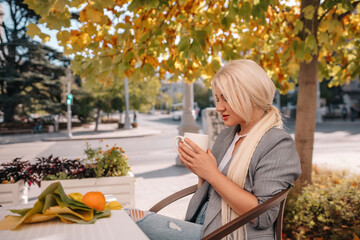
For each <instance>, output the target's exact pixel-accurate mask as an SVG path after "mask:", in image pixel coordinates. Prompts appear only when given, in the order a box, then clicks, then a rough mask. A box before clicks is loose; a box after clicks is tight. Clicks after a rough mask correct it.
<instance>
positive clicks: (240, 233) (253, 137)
mask: <svg viewBox="0 0 360 240" xmlns="http://www.w3.org/2000/svg"><path fill="white" fill-rule="evenodd" d="M275 111H276V110H275V109H271V110H270V111H269V112H268V113H267V114H265V115H264V117H263V118H262V119H261V120H260V121H259V122H258V123H257V124H256V125H255V126H254V127H253V128H252V129H251V130H250V132H249V133H248V135H247V137H246V138H245V139H244V140H243V142H242V143H241V145H240V146H239V148H238V150H237V151H236V153H235V154H234V156H233V159H232V161H231V163H230V166H229V171H228V173H227V176H228V178H230V179H231V180H232V181H233V182H235V183H236V184H237V185H239V186H240V187H241V188H244V185H245V180H246V176H247V172H248V169H249V165H250V161H251V158H252V156H253V154H254V151H255V148H256V147H257V145H258V143H259V141H260V139H261V138H262V136H263V135H264V134H265V133H266V132H267V131H268V130H269V129H270V128H272V127H275V126H279V127H281V128H282V121H281V117H280V119H279V117H278V116H277V114H276V113H275ZM221 216H222V224H223V225H224V224H226V223H228V222H230V221H231V220H233V219H235V218H236V217H238V215H237V214H236V213H235V212H234V211H233V210H232V209H231V208H230V207H229V205H228V204H227V203H226V202H225V201H224V200H222V208H221ZM224 239H226V240H242V239H247V231H246V225H245V226H243V227H241V228H239V229H238V230H236V231H234V232H233V233H232V234H229V235H228V236H226V237H225V238H224Z"/></svg>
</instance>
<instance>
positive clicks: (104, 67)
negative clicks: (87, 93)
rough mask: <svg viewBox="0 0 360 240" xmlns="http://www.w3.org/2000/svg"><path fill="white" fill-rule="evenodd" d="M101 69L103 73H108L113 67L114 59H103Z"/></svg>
mask: <svg viewBox="0 0 360 240" xmlns="http://www.w3.org/2000/svg"><path fill="white" fill-rule="evenodd" d="M100 64H101V65H100V68H101V70H102V72H108V71H109V70H110V69H111V67H112V59H111V57H108V56H107V57H104V58H102V59H101V63H100Z"/></svg>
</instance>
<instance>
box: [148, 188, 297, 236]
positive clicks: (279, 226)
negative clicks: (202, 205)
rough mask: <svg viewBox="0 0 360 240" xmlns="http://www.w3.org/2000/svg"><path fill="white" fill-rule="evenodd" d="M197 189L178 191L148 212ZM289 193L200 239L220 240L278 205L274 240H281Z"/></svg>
mask: <svg viewBox="0 0 360 240" xmlns="http://www.w3.org/2000/svg"><path fill="white" fill-rule="evenodd" d="M196 189H197V185H193V186H191V187H188V188H185V189H183V190H180V191H178V192H176V193H174V194H172V195H170V196H168V197H167V198H165V199H163V200H161V201H160V202H158V203H157V204H155V205H154V206H153V207H152V208H150V210H149V211H152V212H155V213H156V212H158V211H160V210H161V209H163V208H164V207H166V206H167V205H169V204H171V203H173V202H175V201H176V200H179V199H181V198H183V197H186V196H188V195H190V194H192V193H194V192H195V191H196ZM289 191H290V188H289V189H285V190H283V191H282V192H280V193H278V194H277V195H275V196H274V197H272V198H271V199H269V200H267V201H265V202H263V203H262V204H260V205H259V206H257V207H255V208H253V209H252V210H250V211H248V212H246V213H244V214H243V215H241V216H239V217H237V218H236V219H234V220H232V221H231V222H229V223H227V224H225V225H223V226H221V227H220V228H218V229H217V230H215V231H214V232H212V233H210V234H209V235H207V236H205V237H203V238H202V240H220V239H222V238H223V237H225V236H226V235H228V234H230V233H232V232H233V231H235V230H236V229H238V228H240V227H241V226H243V225H245V224H246V223H248V222H250V221H251V220H252V219H254V218H256V217H257V216H259V215H261V214H263V213H264V212H266V211H267V210H269V209H270V208H273V207H275V206H277V205H279V204H280V210H279V214H278V216H277V219H276V239H277V240H281V236H282V220H283V214H284V208H285V202H286V197H287V195H288V193H289Z"/></svg>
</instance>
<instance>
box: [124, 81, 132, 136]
mask: <svg viewBox="0 0 360 240" xmlns="http://www.w3.org/2000/svg"><path fill="white" fill-rule="evenodd" d="M124 85H125V124H124V129H125V130H127V129H130V128H131V126H130V115H129V80H128V79H127V78H125V79H124Z"/></svg>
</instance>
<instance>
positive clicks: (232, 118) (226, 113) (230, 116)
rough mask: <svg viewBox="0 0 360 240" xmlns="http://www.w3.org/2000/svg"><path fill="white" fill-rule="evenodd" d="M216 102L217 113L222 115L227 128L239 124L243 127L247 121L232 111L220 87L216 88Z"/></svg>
mask: <svg viewBox="0 0 360 240" xmlns="http://www.w3.org/2000/svg"><path fill="white" fill-rule="evenodd" d="M215 101H216V111H218V112H219V113H220V114H221V116H222V119H223V120H224V124H225V126H227V127H231V126H235V125H237V124H240V125H242V124H244V123H245V121H244V120H243V119H242V118H241V117H240V116H239V115H237V114H236V113H235V112H234V111H233V110H232V109H231V107H230V105H229V103H228V102H227V100H226V99H225V97H224V96H223V95H222V93H221V92H220V89H219V88H218V87H216V88H215Z"/></svg>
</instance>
